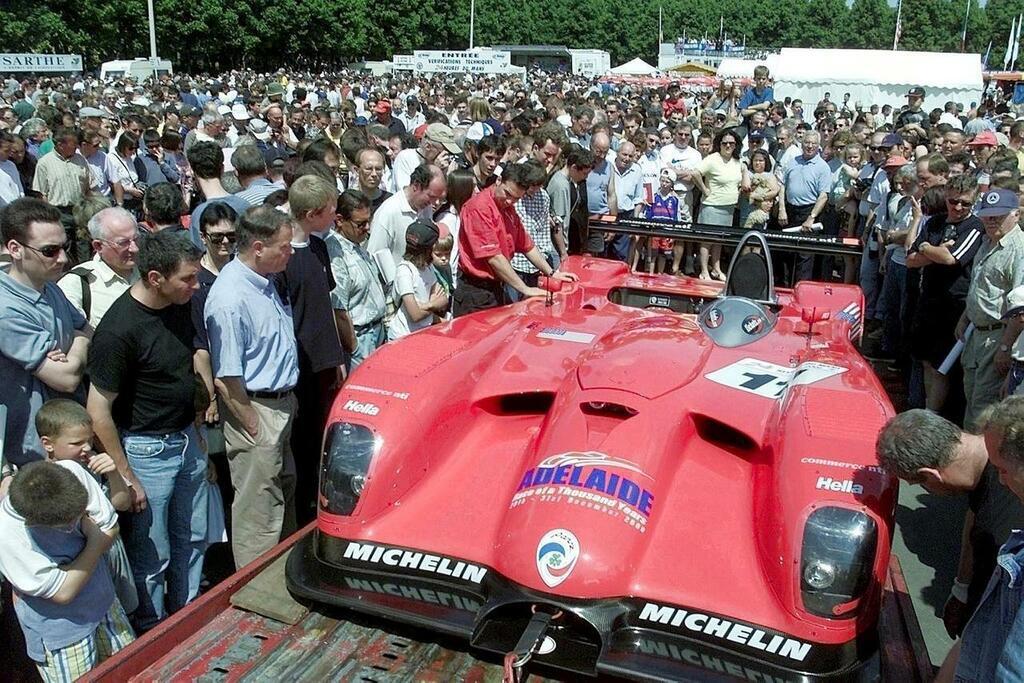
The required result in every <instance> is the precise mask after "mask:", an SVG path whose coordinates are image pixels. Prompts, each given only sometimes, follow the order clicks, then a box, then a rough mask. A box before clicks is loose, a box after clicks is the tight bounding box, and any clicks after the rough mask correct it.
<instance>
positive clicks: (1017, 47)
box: [1010, 14, 1024, 69]
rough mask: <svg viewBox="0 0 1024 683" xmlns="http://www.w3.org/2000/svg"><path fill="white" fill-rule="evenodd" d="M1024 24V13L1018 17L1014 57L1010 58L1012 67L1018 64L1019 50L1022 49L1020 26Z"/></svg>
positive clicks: (1014, 40)
mask: <svg viewBox="0 0 1024 683" xmlns="http://www.w3.org/2000/svg"><path fill="white" fill-rule="evenodd" d="M1021 24H1024V14H1021V15H1019V16H1018V17H1017V35H1016V37H1015V38H1014V39H1013V59H1011V60H1010V68H1011V69H1012V68H1014V67H1015V66H1016V65H1017V52H1018V51H1020V27H1021Z"/></svg>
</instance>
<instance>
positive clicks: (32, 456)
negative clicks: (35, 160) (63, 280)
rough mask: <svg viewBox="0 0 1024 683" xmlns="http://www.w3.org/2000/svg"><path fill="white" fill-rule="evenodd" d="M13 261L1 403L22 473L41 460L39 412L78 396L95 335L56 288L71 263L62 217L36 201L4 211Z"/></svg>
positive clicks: (2, 332)
mask: <svg viewBox="0 0 1024 683" xmlns="http://www.w3.org/2000/svg"><path fill="white" fill-rule="evenodd" d="M0 233H2V236H3V245H4V248H5V249H6V251H7V253H8V254H9V255H10V257H11V265H10V270H9V271H8V272H3V271H0V378H2V379H3V381H0V403H2V404H3V405H5V406H7V411H8V414H7V436H6V438H5V439H4V453H3V455H4V459H5V460H6V461H7V462H9V463H12V464H14V465H24V464H26V463H28V462H31V461H33V460H39V459H42V458H44V457H45V453H44V451H43V447H42V444H41V443H40V441H39V435H38V433H37V432H36V429H35V414H36V411H38V410H39V408H40V407H41V406H42V405H43V403H44V402H46V401H48V400H50V399H51V398H59V397H68V396H69V395H70V396H72V397H75V398H78V399H79V400H82V399H84V394H82V393H81V391H80V386H79V385H80V384H81V381H82V372H83V370H84V369H85V362H86V355H87V352H88V345H89V337H90V336H91V334H92V327H90V326H89V324H88V322H87V321H86V319H85V317H84V316H83V315H82V314H81V313H79V312H78V311H77V310H76V309H75V307H74V306H72V305H71V303H70V302H69V301H68V300H67V297H65V296H64V293H63V292H61V290H60V288H58V287H57V285H56V284H54V283H55V282H56V281H57V279H58V278H60V276H61V273H63V272H64V267H65V266H66V265H67V262H68V257H67V254H66V253H65V247H66V243H65V239H66V237H65V235H64V228H63V227H61V224H60V212H59V211H57V209H55V208H54V207H52V206H50V205H48V204H46V203H45V202H43V201H40V200H39V199H35V198H21V199H17V200H15V201H13V202H11V203H10V204H9V205H8V206H7V208H6V209H4V220H3V226H2V228H0Z"/></svg>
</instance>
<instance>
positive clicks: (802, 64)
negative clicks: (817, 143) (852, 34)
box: [769, 48, 983, 109]
mask: <svg viewBox="0 0 1024 683" xmlns="http://www.w3.org/2000/svg"><path fill="white" fill-rule="evenodd" d="M769 68H771V72H772V77H773V79H774V81H775V97H776V98H779V99H781V98H783V97H796V98H800V99H802V100H804V102H810V103H812V104H813V103H815V102H817V101H818V100H819V99H820V98H821V97H822V96H823V95H824V93H825V92H829V93H831V94H832V95H833V96H834V97H835V98H836V99H838V98H840V97H841V96H842V95H843V94H844V93H847V92H848V93H850V96H851V99H852V100H853V101H854V102H858V103H860V104H862V105H868V104H879V105H884V104H890V105H892V106H894V107H899V106H902V105H904V104H906V101H907V100H906V94H907V90H908V89H909V88H910V87H912V86H921V87H923V88H924V89H925V105H924V106H925V109H930V108H932V107H936V106H942V104H944V103H945V102H946V101H953V102H962V103H964V104H967V103H968V102H969V101H976V100H977V99H978V98H979V97H980V95H981V91H982V87H983V84H982V69H981V57H980V55H977V54H959V53H944V52H903V51H895V52H894V51H891V50H818V49H813V48H783V49H782V54H781V55H779V58H778V61H777V62H776V64H775V66H774V67H771V66H770V67H769Z"/></svg>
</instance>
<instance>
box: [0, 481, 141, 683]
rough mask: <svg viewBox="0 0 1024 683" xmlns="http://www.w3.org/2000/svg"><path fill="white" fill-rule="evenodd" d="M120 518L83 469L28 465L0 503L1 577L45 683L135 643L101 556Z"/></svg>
mask: <svg viewBox="0 0 1024 683" xmlns="http://www.w3.org/2000/svg"><path fill="white" fill-rule="evenodd" d="M117 533H118V528H117V515H116V513H115V512H114V508H113V506H112V505H111V504H110V502H109V501H108V500H107V498H106V496H104V495H103V492H102V490H101V489H100V487H99V484H97V483H96V481H95V480H94V479H93V478H92V476H91V475H90V474H89V473H88V472H86V471H85V470H84V469H83V468H82V467H81V466H80V465H78V464H77V463H74V462H70V461H65V462H63V463H54V462H49V461H43V462H32V463H29V464H28V465H25V466H24V467H23V468H21V469H20V470H19V471H18V473H17V474H16V475H15V476H14V480H13V481H12V482H11V487H10V490H9V493H8V496H7V498H5V499H3V500H2V501H0V573H2V574H3V576H4V577H6V578H7V580H8V581H10V582H11V586H12V587H13V589H14V595H15V600H14V609H15V612H16V613H17V615H18V621H19V622H20V623H21V628H22V631H23V632H24V634H25V642H26V646H27V650H28V655H29V657H31V658H32V660H33V661H35V662H36V666H37V668H38V669H39V673H40V675H41V676H42V677H43V680H45V681H47V682H49V681H73V680H75V679H77V678H79V677H81V676H83V675H85V674H86V673H87V672H88V671H89V670H91V669H92V668H93V667H95V666H96V665H97V664H99V663H100V662H102V661H103V660H105V659H107V658H108V657H110V656H111V655H113V654H114V653H115V652H117V651H119V650H120V649H121V648H123V647H125V646H126V645H127V644H128V643H130V642H132V640H134V638H135V636H134V634H133V633H132V629H131V626H130V625H129V624H128V617H127V616H125V613H124V609H123V608H122V607H121V603H120V602H119V601H118V599H117V597H116V596H115V595H114V585H113V582H112V581H111V579H110V572H109V570H108V569H107V564H106V562H104V561H103V555H104V553H106V552H107V550H108V549H109V548H110V546H111V544H113V542H114V538H115V537H116V536H117Z"/></svg>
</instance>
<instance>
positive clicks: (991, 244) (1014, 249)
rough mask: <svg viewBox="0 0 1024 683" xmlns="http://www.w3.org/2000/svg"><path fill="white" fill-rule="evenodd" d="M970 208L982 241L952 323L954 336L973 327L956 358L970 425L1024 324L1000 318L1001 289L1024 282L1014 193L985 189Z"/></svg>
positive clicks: (996, 385) (991, 399) (1023, 246)
mask: <svg viewBox="0 0 1024 683" xmlns="http://www.w3.org/2000/svg"><path fill="white" fill-rule="evenodd" d="M975 213H976V214H977V215H978V217H979V218H980V219H981V221H982V223H984V225H985V237H986V241H985V244H983V245H982V247H981V249H979V250H978V254H977V256H975V257H974V266H973V270H972V273H971V286H970V289H969V290H968V291H967V301H966V303H967V305H966V308H965V309H964V312H963V314H962V315H961V316H960V322H959V323H958V324H957V327H956V336H957V337H958V338H959V339H964V334H965V332H966V330H967V326H968V324H973V326H974V331H973V333H972V334H971V335H970V337H969V338H967V339H965V340H964V341H965V342H966V346H965V347H964V352H963V356H962V357H961V359H960V362H961V364H962V365H963V369H964V395H965V397H966V406H967V410H966V412H965V414H964V427H965V428H966V429H974V428H975V426H976V424H975V423H976V420H977V418H978V416H979V415H980V414H981V411H982V410H984V409H985V408H986V407H988V406H989V405H990V404H992V403H995V402H996V401H998V400H999V394H1000V391H1001V390H1002V388H1003V382H1004V377H1005V376H1006V374H1007V372H1008V371H1009V369H1010V364H1011V363H1010V361H1011V355H1010V347H1011V346H1013V345H1014V344H1015V343H1016V341H1017V337H1018V336H1019V335H1020V332H1021V329H1022V328H1024V325H1022V324H1021V322H1020V320H1019V318H1020V316H1013V317H1012V318H1010V320H1008V321H1007V322H1006V323H1004V322H1003V313H1004V311H1003V307H1004V305H1005V303H1006V300H1007V294H1009V293H1010V291H1011V290H1013V289H1016V288H1017V287H1018V286H1020V285H1022V284H1024V233H1022V232H1021V229H1020V228H1019V227H1018V226H1017V221H1018V220H1019V219H1020V209H1019V204H1018V199H1017V193H1015V192H1011V191H1010V190H1004V189H998V188H997V189H994V190H990V191H988V192H986V193H985V194H983V195H982V196H981V201H980V203H979V208H978V209H977V211H976V212H975Z"/></svg>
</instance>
